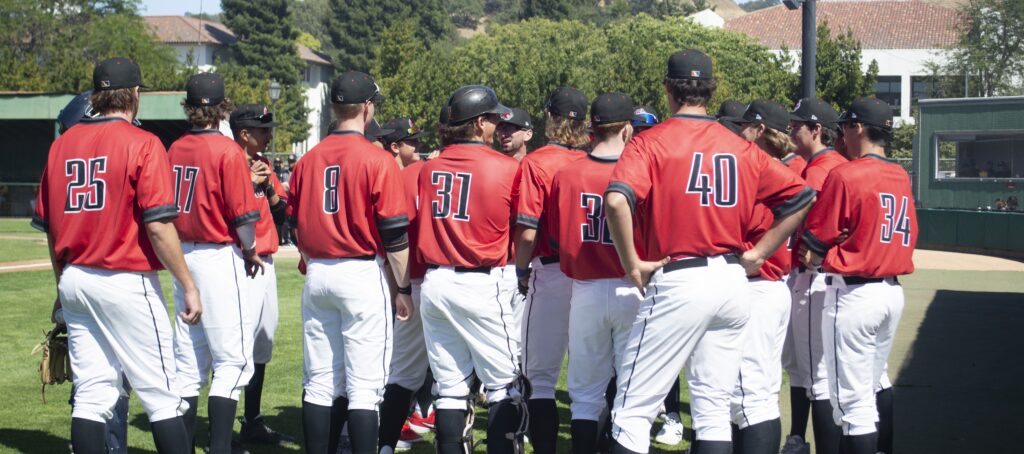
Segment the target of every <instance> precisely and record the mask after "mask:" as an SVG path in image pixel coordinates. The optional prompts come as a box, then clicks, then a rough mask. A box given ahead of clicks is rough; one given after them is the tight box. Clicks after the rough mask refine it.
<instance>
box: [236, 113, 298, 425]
mask: <svg viewBox="0 0 1024 454" xmlns="http://www.w3.org/2000/svg"><path fill="white" fill-rule="evenodd" d="M228 124H229V126H230V127H231V135H232V136H233V137H234V138H235V142H236V143H238V146H239V147H241V148H242V150H243V151H245V155H246V158H247V162H248V163H249V173H250V179H251V180H252V188H253V192H254V195H255V196H256V200H257V203H258V204H259V210H260V219H259V221H256V253H257V254H259V256H260V260H262V261H263V264H264V268H265V271H264V272H263V273H260V274H258V275H256V277H254V278H253V280H252V281H251V282H250V283H249V302H250V303H251V305H252V306H251V308H250V314H251V317H249V320H250V321H251V322H253V325H254V328H253V330H252V332H253V354H252V360H253V374H252V378H250V379H249V385H248V386H246V387H245V417H244V418H243V419H242V432H241V437H242V441H243V442H247V443H262V444H270V445H280V444H283V443H293V442H295V439H294V438H292V437H290V436H288V435H285V434H282V433H280V432H277V431H275V430H273V429H271V428H270V427H269V426H267V423H266V421H264V419H263V417H262V416H261V415H260V402H261V399H262V397H263V383H264V378H265V376H266V370H267V363H269V362H270V358H271V356H272V353H273V348H274V331H276V330H277V318H278V312H277V311H278V308H277V273H276V272H275V270H274V257H273V254H274V253H275V252H277V248H278V237H279V236H278V232H277V227H276V225H278V224H283V221H284V218H285V217H286V216H285V207H286V206H287V200H286V199H285V198H284V197H283V195H284V191H285V189H284V187H283V185H282V184H281V181H280V180H279V179H278V178H277V174H275V173H274V171H273V170H272V168H271V164H270V160H269V159H267V157H266V156H265V155H263V151H264V150H266V148H267V144H269V143H270V140H271V139H272V138H273V132H272V131H273V129H272V128H274V127H275V126H277V123H275V122H274V114H273V113H271V112H270V111H268V110H267V107H266V106H264V105H262V104H246V105H243V106H240V107H239V108H238V109H236V110H235V111H234V112H231V116H230V117H229V120H228Z"/></svg>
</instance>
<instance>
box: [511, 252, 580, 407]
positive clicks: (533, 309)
mask: <svg viewBox="0 0 1024 454" xmlns="http://www.w3.org/2000/svg"><path fill="white" fill-rule="evenodd" d="M531 266H532V269H533V272H532V274H531V276H530V290H529V293H528V294H527V295H526V305H525V306H526V307H525V308H524V309H523V322H522V339H523V373H525V374H526V377H527V378H529V379H530V383H531V384H532V385H533V396H532V397H531V399H554V398H555V385H556V384H558V376H559V375H561V373H562V362H563V360H564V359H565V354H566V350H567V349H568V348H569V300H570V299H571V298H572V279H569V277H568V276H566V275H565V273H562V270H561V268H559V265H558V263H557V262H556V263H550V264H547V265H544V264H542V263H541V261H540V258H539V257H538V258H534V259H533V262H532V264H531Z"/></svg>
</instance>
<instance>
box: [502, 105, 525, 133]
mask: <svg viewBox="0 0 1024 454" xmlns="http://www.w3.org/2000/svg"><path fill="white" fill-rule="evenodd" d="M501 122H502V123H508V124H510V125H516V126H518V127H519V128H520V129H533V120H532V119H530V114H529V113H528V112H526V111H525V110H523V109H520V108H518V107H513V108H512V111H511V112H509V113H507V114H502V116H501Z"/></svg>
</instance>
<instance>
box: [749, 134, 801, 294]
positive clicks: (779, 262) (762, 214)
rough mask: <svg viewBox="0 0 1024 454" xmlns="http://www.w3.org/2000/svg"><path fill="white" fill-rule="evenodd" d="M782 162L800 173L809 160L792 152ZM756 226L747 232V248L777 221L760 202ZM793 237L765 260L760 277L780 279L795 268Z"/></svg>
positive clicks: (796, 173) (755, 208) (755, 212)
mask: <svg viewBox="0 0 1024 454" xmlns="http://www.w3.org/2000/svg"><path fill="white" fill-rule="evenodd" d="M782 163H783V164H785V165H786V167H787V168H789V170H791V171H792V172H793V174H794V175H800V173H801V172H803V170H804V167H805V166H806V164H807V161H804V158H801V157H800V156H797V155H795V154H790V155H789V156H786V157H785V158H782ZM753 221H754V227H753V228H752V229H750V231H749V232H747V242H748V243H749V244H747V248H751V247H754V245H755V244H757V242H758V241H761V238H762V237H764V234H765V232H767V231H768V229H770V228H771V227H772V224H773V223H774V222H775V216H773V215H772V211H771V210H769V209H768V207H766V206H764V204H761V203H758V204H757V205H754V215H753ZM792 244H793V239H792V238H790V239H788V240H786V242H785V243H784V244H783V245H782V246H779V249H778V250H776V251H775V253H773V254H772V255H771V256H770V257H768V258H767V259H766V260H765V261H764V265H762V266H761V269H760V272H759V273H760V277H762V278H764V279H768V280H771V281H779V280H782V278H784V277H786V275H787V274H789V272H790V270H792V269H793V263H794V262H793V250H792Z"/></svg>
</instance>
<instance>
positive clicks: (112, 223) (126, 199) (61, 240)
mask: <svg viewBox="0 0 1024 454" xmlns="http://www.w3.org/2000/svg"><path fill="white" fill-rule="evenodd" d="M177 216H178V210H177V208H175V206H174V186H173V184H172V183H171V169H170V167H169V166H168V165H167V152H166V150H164V146H163V144H161V143H160V139H157V137H156V136H154V135H153V134H150V133H149V132H146V131H144V130H142V129H139V128H137V127H135V126H132V124H131V123H129V122H127V121H125V120H122V119H120V118H116V117H100V118H93V119H83V120H82V121H81V122H79V123H78V124H77V125H75V126H74V127H72V128H71V129H69V130H68V131H67V132H65V133H64V134H63V135H61V136H60V137H58V138H57V140H56V141H55V142H54V143H53V145H52V146H51V147H50V154H49V156H48V157H47V162H46V169H45V170H44V171H43V177H42V180H41V181H40V184H39V196H38V197H37V198H36V208H35V215H34V216H33V217H32V225H33V226H34V227H36V228H38V229H40V230H43V231H46V232H48V233H49V234H50V236H51V238H52V239H53V250H54V254H55V256H56V259H57V261H58V263H59V264H74V265H81V266H91V267H96V268H103V269H109V270H126V271H150V270H158V269H161V268H163V266H162V265H161V264H160V260H159V259H157V257H156V254H155V253H154V252H153V246H152V245H151V244H150V242H149V237H148V236H147V235H146V231H145V228H144V224H145V223H146V222H153V221H166V220H168V219H174V218H175V217H177Z"/></svg>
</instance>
